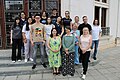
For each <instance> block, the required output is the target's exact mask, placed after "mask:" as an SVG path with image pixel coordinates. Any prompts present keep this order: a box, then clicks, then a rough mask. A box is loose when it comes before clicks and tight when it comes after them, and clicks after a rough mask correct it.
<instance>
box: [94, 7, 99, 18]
mask: <svg viewBox="0 0 120 80" xmlns="http://www.w3.org/2000/svg"><path fill="white" fill-rule="evenodd" d="M99 15H100V7H97V6H95V16H94V17H95V19H98V20H99Z"/></svg>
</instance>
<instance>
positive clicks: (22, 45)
mask: <svg viewBox="0 0 120 80" xmlns="http://www.w3.org/2000/svg"><path fill="white" fill-rule="evenodd" d="M24 52H25V47H24V42H23V38H22V41H21V53H22V54H24Z"/></svg>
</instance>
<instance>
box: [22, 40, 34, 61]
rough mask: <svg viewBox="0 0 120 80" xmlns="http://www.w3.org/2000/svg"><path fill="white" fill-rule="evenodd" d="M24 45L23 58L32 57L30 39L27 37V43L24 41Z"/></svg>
mask: <svg viewBox="0 0 120 80" xmlns="http://www.w3.org/2000/svg"><path fill="white" fill-rule="evenodd" d="M24 46H25V59H28V58H33V48H32V45H31V42H30V39H27V43H24Z"/></svg>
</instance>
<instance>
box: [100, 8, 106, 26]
mask: <svg viewBox="0 0 120 80" xmlns="http://www.w3.org/2000/svg"><path fill="white" fill-rule="evenodd" d="M101 26H102V27H106V8H102V12H101Z"/></svg>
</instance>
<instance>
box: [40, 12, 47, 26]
mask: <svg viewBox="0 0 120 80" xmlns="http://www.w3.org/2000/svg"><path fill="white" fill-rule="evenodd" d="M40 22H41V23H42V24H47V13H46V11H43V12H42V15H41V20H40Z"/></svg>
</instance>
